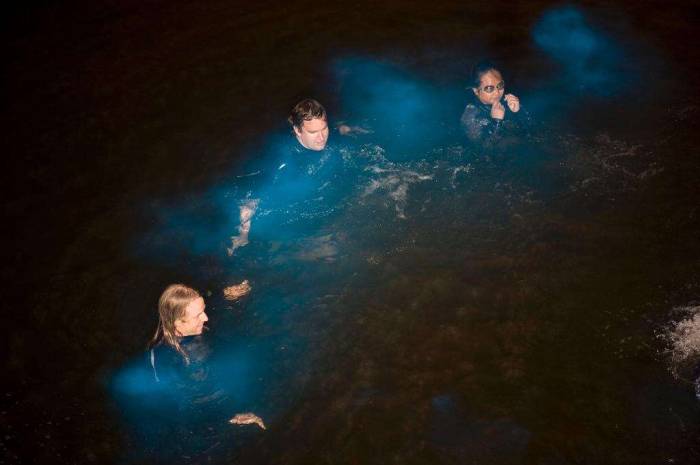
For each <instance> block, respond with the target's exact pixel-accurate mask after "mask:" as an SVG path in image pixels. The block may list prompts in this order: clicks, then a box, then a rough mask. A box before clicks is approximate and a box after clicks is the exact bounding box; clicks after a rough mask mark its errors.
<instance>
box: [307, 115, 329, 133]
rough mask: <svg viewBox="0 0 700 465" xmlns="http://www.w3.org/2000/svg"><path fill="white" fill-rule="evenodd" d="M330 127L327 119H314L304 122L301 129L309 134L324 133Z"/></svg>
mask: <svg viewBox="0 0 700 465" xmlns="http://www.w3.org/2000/svg"><path fill="white" fill-rule="evenodd" d="M327 127H328V123H327V122H326V120H325V119H322V118H313V119H310V120H308V121H307V120H304V122H303V123H302V125H301V128H302V129H303V130H304V131H307V132H316V131H322V130H323V129H326V128H327Z"/></svg>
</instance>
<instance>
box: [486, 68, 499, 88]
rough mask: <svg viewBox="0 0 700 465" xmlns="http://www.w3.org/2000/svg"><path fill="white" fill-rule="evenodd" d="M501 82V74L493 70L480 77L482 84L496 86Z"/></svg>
mask: <svg viewBox="0 0 700 465" xmlns="http://www.w3.org/2000/svg"><path fill="white" fill-rule="evenodd" d="M502 80H503V77H502V76H501V73H499V72H498V71H497V70H495V69H491V70H489V71H487V72H486V73H484V74H483V75H482V76H481V83H482V84H489V85H490V84H498V83H499V82H501V81H502Z"/></svg>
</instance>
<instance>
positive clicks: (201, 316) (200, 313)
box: [175, 297, 209, 336]
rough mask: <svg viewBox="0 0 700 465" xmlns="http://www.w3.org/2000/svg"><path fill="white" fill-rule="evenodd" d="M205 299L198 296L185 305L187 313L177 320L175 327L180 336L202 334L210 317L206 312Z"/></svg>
mask: <svg viewBox="0 0 700 465" xmlns="http://www.w3.org/2000/svg"><path fill="white" fill-rule="evenodd" d="M204 307H205V305H204V299H202V298H201V297H198V298H196V299H194V300H193V301H192V302H190V303H189V304H188V305H187V307H185V315H184V316H183V317H182V318H179V319H178V320H176V321H175V329H176V330H177V332H178V333H179V334H180V336H197V335H199V334H202V331H203V330H204V323H206V322H207V321H209V317H208V316H207V314H206V313H204Z"/></svg>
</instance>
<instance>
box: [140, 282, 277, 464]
mask: <svg viewBox="0 0 700 465" xmlns="http://www.w3.org/2000/svg"><path fill="white" fill-rule="evenodd" d="M158 313H159V323H158V328H157V329H156V333H155V335H154V336H153V339H152V340H151V343H150V350H149V354H148V355H149V359H150V365H151V369H152V371H153V378H154V379H155V381H156V383H157V384H158V386H159V387H160V392H162V393H163V397H164V398H165V399H164V400H165V401H166V402H167V403H168V405H169V406H166V410H167V409H171V412H169V413H171V416H170V417H169V418H167V420H168V421H167V423H169V424H168V425H167V426H169V429H171V430H172V432H171V434H167V439H169V441H166V443H167V442H172V444H163V448H162V449H161V450H162V457H160V458H161V459H164V461H165V462H168V461H183V460H184V461H187V460H189V459H192V458H193V457H201V456H206V455H207V454H209V453H211V452H212V450H213V449H214V448H215V447H216V446H217V445H219V444H218V443H220V438H221V437H224V436H225V431H226V428H230V427H229V426H228V425H227V421H228V423H231V424H257V425H258V426H260V427H261V428H265V425H264V424H263V421H262V420H261V419H260V418H259V417H258V416H256V415H254V414H252V413H241V414H238V415H235V416H233V418H231V417H230V411H231V406H230V400H229V398H228V395H227V393H226V392H225V390H224V389H222V388H221V386H219V385H218V384H217V382H216V381H215V380H214V379H213V378H214V376H213V374H212V373H211V367H210V366H209V363H208V361H209V357H210V349H209V346H208V344H207V342H206V340H205V339H204V338H203V337H202V332H203V331H204V324H205V323H206V322H207V321H208V320H209V318H208V317H207V314H206V312H205V304H204V299H202V297H201V295H200V294H199V293H198V292H197V291H196V290H194V289H192V288H190V287H188V286H185V285H183V284H173V285H171V286H168V288H167V289H166V290H165V291H164V292H163V294H162V295H161V297H160V300H159V301H158ZM166 429H167V428H166ZM156 453H158V451H156ZM154 461H157V460H154Z"/></svg>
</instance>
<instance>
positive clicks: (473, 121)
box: [460, 62, 526, 146]
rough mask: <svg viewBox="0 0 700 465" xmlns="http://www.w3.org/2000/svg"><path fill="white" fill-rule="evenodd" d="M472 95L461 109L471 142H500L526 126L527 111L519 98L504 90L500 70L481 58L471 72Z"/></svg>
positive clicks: (462, 121) (490, 144) (492, 143)
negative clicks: (522, 109) (523, 109)
mask: <svg viewBox="0 0 700 465" xmlns="http://www.w3.org/2000/svg"><path fill="white" fill-rule="evenodd" d="M471 85H472V92H473V94H474V95H473V99H472V101H471V102H469V103H468V104H467V106H466V107H465V109H464V113H462V117H461V119H460V123H461V125H462V129H463V130H464V132H465V134H466V135H467V137H468V138H469V140H471V141H472V142H480V143H482V144H483V145H485V146H494V145H498V144H499V142H501V141H502V140H504V139H506V138H508V137H512V136H516V135H517V134H518V133H519V132H521V131H522V130H523V129H524V123H525V122H524V119H525V118H526V117H525V115H524V114H523V113H522V112H521V108H520V100H519V99H518V97H516V96H515V95H513V94H506V93H505V82H504V80H503V76H502V75H501V72H500V71H498V69H496V68H495V67H494V65H493V64H492V63H490V62H481V63H479V64H477V65H476V66H475V67H474V70H473V72H472V84H471Z"/></svg>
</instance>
